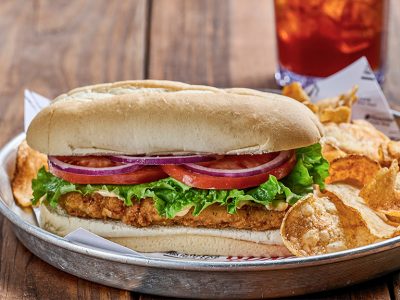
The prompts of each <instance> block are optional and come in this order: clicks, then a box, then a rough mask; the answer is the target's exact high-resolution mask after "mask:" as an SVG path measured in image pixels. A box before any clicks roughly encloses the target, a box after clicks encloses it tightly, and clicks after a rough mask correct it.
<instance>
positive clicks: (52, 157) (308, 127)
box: [27, 81, 328, 257]
mask: <svg viewBox="0 0 400 300" xmlns="http://www.w3.org/2000/svg"><path fill="white" fill-rule="evenodd" d="M321 135H322V129H321V125H320V123H319V122H318V120H317V119H316V117H315V116H314V115H313V113H312V112H311V111H310V110H309V109H308V108H307V107H305V106H304V105H303V104H301V103H299V102H297V101H295V100H293V99H291V98H287V97H284V96H280V95H276V94H269V93H262V92H258V91H254V90H250V89H240V88H239V89H225V90H223V89H217V88H213V87H207V86H195V85H188V84H184V83H179V82H171V81H125V82H116V83H111V84H100V85H94V86H88V87H83V88H78V89H75V90H72V91H70V92H69V93H67V94H63V95H61V96H59V97H57V98H56V99H55V100H54V101H53V102H52V104H51V105H50V106H48V107H46V108H45V109H43V110H42V111H41V112H40V113H39V114H38V115H37V116H36V117H35V118H34V120H33V121H32V123H31V124H30V127H29V129H28V131H27V142H28V144H29V145H30V146H31V147H32V148H33V149H36V150H38V151H39V152H42V153H45V154H47V155H48V164H49V172H47V171H46V170H45V168H42V169H40V171H39V172H38V174H37V178H36V179H34V180H33V182H32V189H33V200H32V202H33V204H36V205H37V204H39V203H40V208H41V220H40V224H41V226H42V227H43V228H44V229H46V230H48V231H50V232H53V233H55V234H58V235H60V236H64V235H66V234H68V233H69V232H71V231H73V230H75V229H77V228H79V227H82V228H85V229H87V230H90V231H92V232H94V233H96V234H98V235H100V236H102V237H105V238H108V239H110V240H113V241H115V242H117V243H119V244H122V245H124V246H127V247H130V248H132V249H135V250H137V251H142V252H164V251H178V252H184V253H189V254H199V255H232V256H239V255H242V256H264V257H270V256H286V255H289V254H290V253H289V251H288V250H287V249H286V248H285V247H284V245H283V243H282V240H281V237H280V234H279V228H280V226H281V223H282V220H283V218H284V216H285V211H286V210H287V209H288V207H290V206H291V205H293V204H294V203H295V202H296V201H298V200H299V199H300V198H301V197H302V196H304V195H306V194H307V193H309V192H311V191H312V189H313V185H315V184H317V185H319V186H320V187H322V188H323V184H324V179H325V177H327V175H328V163H327V162H326V161H325V160H324V159H323V157H322V155H321V146H320V144H319V143H318V142H319V140H320V138H321Z"/></svg>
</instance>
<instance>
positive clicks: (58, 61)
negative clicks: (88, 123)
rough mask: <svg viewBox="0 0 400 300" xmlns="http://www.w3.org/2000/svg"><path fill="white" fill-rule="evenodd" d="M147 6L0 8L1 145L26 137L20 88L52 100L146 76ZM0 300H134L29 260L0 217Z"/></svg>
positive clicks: (30, 4) (17, 4)
mask: <svg viewBox="0 0 400 300" xmlns="http://www.w3.org/2000/svg"><path fill="white" fill-rule="evenodd" d="M147 5H148V3H147V1H141V0H139V1H108V0H101V1H50V0H49V1H25V0H17V1H15V0H7V1H4V0H3V1H1V4H0V37H1V41H2V43H1V46H0V62H1V63H0V145H3V144H4V143H5V142H6V141H8V140H9V139H10V138H11V137H12V136H14V135H16V134H17V133H19V132H21V131H22V130H23V119H22V118H23V104H22V99H23V89H24V88H30V89H32V90H34V91H37V92H39V93H42V94H43V95H45V96H47V97H54V96H56V95H58V94H60V93H62V92H64V91H67V90H69V89H71V88H74V87H77V86H81V85H86V84H92V83H100V82H108V81H116V80H123V79H134V78H136V79H140V78H143V77H144V72H145V66H144V61H145V53H146V49H145V47H146V30H147V28H146V26H147V20H146V18H147V9H148V7H147ZM0 223H1V232H0V234H1V235H0V241H1V247H0V258H1V262H0V299H131V294H130V293H129V292H127V291H121V290H117V289H113V288H109V287H105V286H101V285H98V284H95V283H91V282H88V281H86V280H82V279H79V278H77V277H74V276H72V275H69V274H67V273H64V272H62V271H59V270H57V269H55V268H53V267H51V266H49V265H48V264H46V263H45V262H43V261H41V260H40V259H38V258H36V257H35V256H33V255H32V254H31V253H30V252H29V251H28V250H27V249H25V248H24V247H23V246H22V245H21V244H20V243H19V242H18V240H17V239H16V237H15V236H14V234H13V233H12V230H11V224H10V223H9V222H8V221H6V220H5V219H4V218H3V217H2V216H0Z"/></svg>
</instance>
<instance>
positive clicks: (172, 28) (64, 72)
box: [0, 0, 400, 133]
mask: <svg viewBox="0 0 400 300" xmlns="http://www.w3.org/2000/svg"><path fill="white" fill-rule="evenodd" d="M331 1H332V0H331ZM333 1H337V0H333ZM366 1H367V0H366ZM304 2H307V3H308V2H309V1H303V3H304ZM311 2H313V3H315V2H316V1H314V0H312V1H311ZM388 11H389V14H388V16H386V17H385V18H387V17H389V26H388V28H389V36H388V52H387V62H388V66H389V67H388V69H387V76H386V81H385V83H384V89H385V92H386V95H387V96H388V98H389V100H391V101H394V102H396V101H400V96H399V93H398V90H399V88H398V86H399V84H398V83H397V82H398V80H399V78H400V77H399V75H400V74H399V73H400V61H399V60H400V58H399V57H400V56H399V53H400V44H399V43H400V40H399V36H400V35H399V28H400V24H399V23H400V1H390V8H389V10H388ZM0 37H1V46H0V62H1V63H0V79H1V81H0V100H4V99H1V98H6V99H7V101H21V99H22V91H23V89H24V88H29V89H32V90H34V91H37V92H39V93H41V94H43V95H45V96H47V97H54V96H56V95H58V94H60V93H62V92H65V91H67V90H69V89H71V88H74V87H77V86H82V85H87V84H92V83H100V82H109V81H116V80H125V79H142V78H155V79H170V80H180V81H185V82H188V83H196V84H210V85H215V86H220V87H229V86H243V87H252V88H277V84H276V81H275V78H274V72H275V70H276V67H277V58H276V35H275V21H274V1H272V0H247V1H241V0H218V1H213V0H209V1H206V0H124V1H118V0H97V1H91V0H2V1H1V3H0ZM0 103H5V102H4V101H0ZM399 103H400V102H399ZM9 109H17V108H16V106H10V107H9ZM2 110H7V107H3V108H2ZM17 114H19V115H20V116H21V118H22V111H20V112H18V113H17ZM12 115H14V116H15V113H9V114H7V113H5V114H4V113H3V114H2V115H1V116H0V118H7V116H10V117H11V116H12ZM15 133H16V132H15Z"/></svg>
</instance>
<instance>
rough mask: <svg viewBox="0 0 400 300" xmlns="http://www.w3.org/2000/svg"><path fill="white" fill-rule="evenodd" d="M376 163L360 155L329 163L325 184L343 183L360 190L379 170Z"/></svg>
mask: <svg viewBox="0 0 400 300" xmlns="http://www.w3.org/2000/svg"><path fill="white" fill-rule="evenodd" d="M380 168H381V167H380V165H379V163H378V162H376V161H374V160H372V159H370V158H368V157H366V156H362V155H354V154H352V155H349V156H346V157H341V158H337V159H334V160H333V161H331V162H330V166H329V174H330V175H329V177H328V178H326V180H325V182H326V183H334V182H344V183H348V184H351V185H354V186H357V187H360V188H362V187H363V186H364V185H365V184H367V183H368V182H370V181H371V180H373V179H374V178H375V176H376V174H377V173H378V171H379V170H380Z"/></svg>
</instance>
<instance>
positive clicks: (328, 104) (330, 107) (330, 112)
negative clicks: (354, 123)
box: [316, 86, 358, 124]
mask: <svg viewBox="0 0 400 300" xmlns="http://www.w3.org/2000/svg"><path fill="white" fill-rule="evenodd" d="M357 91H358V86H354V87H353V88H352V89H351V91H349V92H348V93H346V94H341V95H339V96H337V97H333V98H326V99H322V100H320V101H318V102H317V103H316V105H317V107H318V117H319V120H320V121H321V123H330V122H332V123H337V124H340V123H348V122H350V119H351V108H352V106H353V104H354V103H355V102H356V101H357V95H356V94H357Z"/></svg>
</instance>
